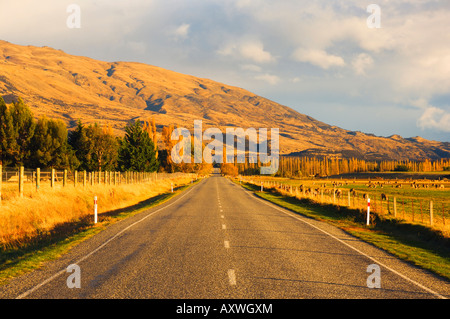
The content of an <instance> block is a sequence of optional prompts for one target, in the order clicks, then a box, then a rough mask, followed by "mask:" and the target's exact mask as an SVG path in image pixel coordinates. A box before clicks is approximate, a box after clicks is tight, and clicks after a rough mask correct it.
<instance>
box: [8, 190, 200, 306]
mask: <svg viewBox="0 0 450 319" xmlns="http://www.w3.org/2000/svg"><path fill="white" fill-rule="evenodd" d="M200 184H201V183H199V184H197V185H195V186H194V187H192V188H191V189H190V190H188V191H187V192H186V193H185V194H183V195H182V196H181V197H179V198H178V199H176V200H175V201H174V202H172V203H170V204H169V205H167V206H164V207H161V208H160V209H158V210H156V211H154V212H153V213H151V214H148V215H146V216H144V217H143V218H141V219H140V220H138V221H136V222H134V223H133V224H131V225H129V226H128V227H126V228H124V229H122V230H121V231H120V232H118V233H117V234H116V235H114V236H113V237H111V238H110V239H108V240H107V241H105V242H104V243H103V244H101V245H100V246H98V247H97V248H96V249H94V250H93V251H91V252H90V253H89V254H87V255H85V256H84V257H82V258H80V259H79V260H77V261H75V262H73V264H77V265H78V264H80V263H81V262H82V261H84V260H86V259H88V258H89V257H90V256H92V255H93V254H95V253H96V252H97V251H99V250H100V249H102V248H103V247H105V246H106V245H108V244H109V243H110V242H112V241H113V240H114V239H116V238H117V237H119V236H120V235H122V234H123V233H124V232H125V231H127V230H128V229H130V228H131V227H133V226H135V225H137V224H139V223H140V222H142V221H144V220H146V219H147V218H149V217H150V216H153V215H154V214H156V213H158V212H160V211H162V210H164V209H166V208H169V207H170V206H172V205H174V204H175V203H177V202H178V201H180V200H181V199H183V198H184V197H186V196H187V195H188V194H189V193H190V192H192V190H193V189H194V188H196V187H198V185H200ZM65 273H67V269H66V268H64V269H63V270H61V271H59V272H57V273H56V274H54V275H53V276H51V277H49V278H47V279H46V280H44V281H43V282H41V283H40V284H38V285H36V286H34V287H33V288H31V289H29V290H27V291H25V292H24V293H23V294H21V295H19V296H18V297H17V298H16V299H22V298H25V297H27V296H28V295H29V294H31V293H33V292H34V291H36V290H38V289H39V288H41V287H42V286H44V285H46V284H48V283H49V282H51V281H52V280H54V279H55V278H57V277H59V276H61V275H62V274H65Z"/></svg>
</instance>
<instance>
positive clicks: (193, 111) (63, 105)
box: [0, 41, 450, 160]
mask: <svg viewBox="0 0 450 319" xmlns="http://www.w3.org/2000/svg"><path fill="white" fill-rule="evenodd" d="M0 94H1V95H3V97H4V98H5V100H6V101H7V102H11V101H12V99H14V98H15V97H17V96H21V97H22V98H23V99H24V101H25V102H26V103H27V104H28V105H29V106H30V107H31V108H32V110H33V112H34V114H36V116H42V115H47V116H49V117H52V118H60V119H63V120H64V121H65V122H66V123H67V124H68V125H69V127H74V126H75V124H76V121H77V120H78V119H81V120H82V121H83V122H84V123H93V122H98V123H100V124H107V123H108V124H110V125H111V126H112V127H113V128H114V129H115V130H117V132H121V131H122V129H123V128H124V126H125V125H126V123H127V121H129V120H131V119H137V118H139V119H142V120H147V119H149V118H151V117H153V118H155V120H156V123H157V124H158V125H169V124H175V125H179V126H182V127H187V128H189V129H192V128H193V123H194V120H196V119H202V120H203V128H205V127H219V128H221V129H222V131H223V132H224V131H225V127H229V126H236V127H242V128H248V127H254V128H260V127H267V128H279V129H280V151H281V153H282V154H289V153H294V154H298V155H314V156H316V155H332V156H344V157H358V158H365V159H407V158H409V159H414V160H420V159H425V158H429V159H436V158H440V157H450V143H440V142H433V141H428V140H425V139H423V138H420V137H415V138H410V139H404V138H402V137H400V136H398V135H394V136H391V137H377V136H374V135H371V134H364V133H361V132H352V131H348V130H344V129H341V128H339V127H335V126H330V125H327V124H325V123H322V122H320V121H317V120H315V119H313V118H311V117H309V116H306V115H303V114H300V113H298V112H296V111H294V110H292V109H291V108H289V107H286V106H283V105H280V104H278V103H275V102H273V101H270V100H268V99H265V98H263V97H260V96H257V95H255V94H253V93H251V92H248V91H246V90H244V89H241V88H238V87H233V86H229V85H225V84H222V83H218V82H215V81H212V80H208V79H202V78H197V77H194V76H190V75H185V74H180V73H176V72H173V71H169V70H165V69H162V68H159V67H156V66H151V65H146V64H142V63H133V62H112V63H110V62H103V61H97V60H94V59H90V58H87V57H80V56H73V55H70V54H67V53H64V52H62V51H60V50H55V49H52V48H49V47H41V48H40V47H33V46H19V45H14V44H11V43H8V42H5V41H0Z"/></svg>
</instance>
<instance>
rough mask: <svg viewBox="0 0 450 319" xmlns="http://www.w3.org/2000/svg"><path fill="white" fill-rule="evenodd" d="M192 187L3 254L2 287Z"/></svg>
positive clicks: (60, 229) (64, 226) (70, 225)
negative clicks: (123, 220)
mask: <svg viewBox="0 0 450 319" xmlns="http://www.w3.org/2000/svg"><path fill="white" fill-rule="evenodd" d="M197 182H198V181H196V182H194V183H193V184H195V183H197ZM193 184H184V185H181V186H178V187H174V189H173V193H172V192H171V191H168V192H164V193H161V194H158V195H155V196H152V197H150V198H148V199H145V200H142V201H140V202H138V203H137V204H134V205H132V206H128V207H122V208H119V209H115V210H111V211H107V212H103V213H102V214H100V215H99V216H98V222H97V224H94V223H93V221H92V216H84V217H82V218H80V219H78V220H76V221H69V222H64V223H61V224H59V225H57V226H56V227H54V228H53V229H52V230H51V231H47V232H43V233H42V234H40V235H39V236H36V237H34V238H33V240H32V241H27V242H26V244H23V245H20V246H14V247H10V248H8V249H4V250H2V251H0V285H4V284H6V283H8V281H9V280H10V279H11V278H14V277H17V276H19V275H22V274H24V273H26V272H29V271H32V270H34V269H37V268H39V267H40V266H42V265H43V263H44V262H47V261H50V260H54V259H57V258H59V257H61V256H62V255H63V254H65V253H67V252H68V251H69V250H70V249H71V248H73V247H75V246H76V245H78V244H79V243H81V242H83V241H85V240H87V239H89V238H91V237H92V236H94V235H96V234H98V233H99V232H101V231H103V230H104V229H106V228H107V227H108V226H109V225H111V224H114V223H116V222H118V221H120V220H122V219H125V218H128V217H131V216H134V215H136V214H138V213H141V212H142V211H144V210H147V209H149V208H152V207H155V206H157V205H161V204H163V203H165V202H166V201H168V200H169V199H171V198H172V197H174V196H176V195H178V194H180V193H181V192H182V191H184V190H185V189H186V188H188V187H190V186H191V185H193Z"/></svg>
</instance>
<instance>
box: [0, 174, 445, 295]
mask: <svg viewBox="0 0 450 319" xmlns="http://www.w3.org/2000/svg"><path fill="white" fill-rule="evenodd" d="M71 264H76V265H78V266H79V270H80V278H81V281H80V282H81V287H80V288H69V287H68V285H67V279H68V278H69V276H71V275H72V274H73V273H69V272H67V271H66V270H67V267H68V266H69V265H71ZM370 265H378V267H379V278H380V281H379V282H380V284H381V287H380V288H369V287H368V278H369V276H370V278H369V279H372V277H373V276H374V275H376V273H372V272H368V271H367V269H368V267H369V266H370ZM375 267H377V266H375ZM370 282H371V283H373V282H377V281H372V280H370ZM0 297H1V298H58V299H60V298H64V299H65V298H156V299H158V298H163V299H197V298H199V299H218V298H219V299H222V298H223V299H231V298H239V299H253V298H257V299H271V298H278V299H284V298H289V299H292V298H294V299H298V298H307V299H313V298H339V299H342V298H364V299H367V298H368V299H371V298H442V297H446V298H448V297H450V283H449V282H448V281H445V280H442V279H439V278H438V277H436V276H433V275H432V274H430V273H428V272H426V271H423V270H421V269H418V268H416V267H413V266H411V265H409V264H407V263H404V262H402V261H400V260H399V259H397V258H395V257H393V256H391V255H389V254H387V253H385V252H383V251H381V250H379V249H376V248H375V247H373V246H371V245H369V244H366V243H364V242H362V241H360V240H358V239H356V238H354V237H352V236H350V235H348V234H346V233H344V232H343V231H340V230H339V229H337V228H335V227H332V226H330V225H327V224H324V223H321V222H318V221H315V220H312V219H309V218H305V217H302V216H299V215H296V214H294V213H292V212H289V211H287V210H284V209H281V208H279V207H277V206H275V205H273V204H270V203H268V202H266V201H264V200H261V199H259V198H257V197H256V196H254V195H253V194H252V193H251V192H248V191H247V190H245V189H243V188H242V187H240V186H239V185H236V184H234V183H232V182H231V181H229V180H228V179H226V178H223V177H220V176H219V175H215V176H212V177H210V178H208V179H205V180H203V181H201V182H200V183H199V184H197V185H194V186H192V187H191V188H189V189H188V190H186V191H185V192H183V193H182V194H180V195H178V196H176V197H174V198H173V199H171V200H170V201H168V202H166V203H164V204H163V205H160V206H158V207H154V208H152V209H150V210H148V211H145V212H142V213H140V214H137V215H135V216H133V217H130V218H127V219H125V220H122V221H120V222H118V223H116V224H114V225H111V226H110V227H108V228H107V229H106V230H105V231H103V232H101V233H100V234H98V235H96V236H94V237H92V238H91V239H89V240H87V241H85V242H83V243H82V244H80V245H78V246H76V247H75V248H74V249H72V250H71V251H70V252H69V253H68V254H66V255H64V256H63V257H62V258H60V259H58V260H55V261H53V262H49V263H47V264H46V265H45V266H44V267H42V268H41V269H39V270H36V271H33V272H31V273H28V274H26V275H24V276H21V277H18V278H16V279H14V280H12V281H11V282H10V283H9V284H8V285H6V286H3V287H0Z"/></svg>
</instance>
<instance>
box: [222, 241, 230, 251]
mask: <svg viewBox="0 0 450 319" xmlns="http://www.w3.org/2000/svg"><path fill="white" fill-rule="evenodd" d="M223 245H224V246H225V248H227V249H228V248H230V242H229V241H228V240H225V241H224V242H223Z"/></svg>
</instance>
